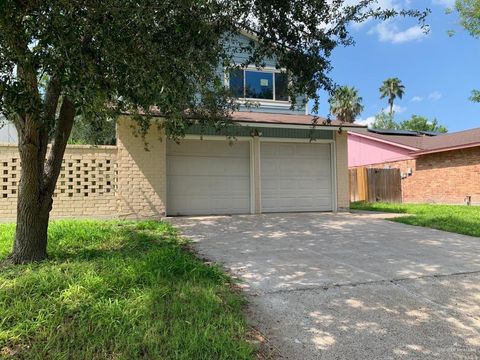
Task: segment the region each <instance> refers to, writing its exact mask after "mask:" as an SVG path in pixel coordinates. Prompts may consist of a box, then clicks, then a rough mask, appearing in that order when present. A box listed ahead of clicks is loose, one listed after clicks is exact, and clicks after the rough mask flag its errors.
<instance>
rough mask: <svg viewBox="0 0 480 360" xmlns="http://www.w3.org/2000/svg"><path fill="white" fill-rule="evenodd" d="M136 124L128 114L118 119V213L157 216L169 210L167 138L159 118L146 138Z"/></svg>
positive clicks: (148, 216) (161, 215)
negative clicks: (158, 122)
mask: <svg viewBox="0 0 480 360" xmlns="http://www.w3.org/2000/svg"><path fill="white" fill-rule="evenodd" d="M135 126H136V125H135V122H134V121H133V120H130V119H128V118H125V117H123V118H120V119H119V120H118V123H117V147H118V173H119V174H120V176H119V177H118V184H117V187H118V190H117V197H118V216H119V217H120V218H132V219H138V218H142V219H148V218H151V219H156V218H160V217H163V216H165V211H166V198H167V196H166V193H167V179H166V172H167V171H166V139H165V138H164V136H163V134H162V131H161V130H159V129H158V126H157V123H155V122H154V123H152V125H151V127H150V131H149V132H148V134H147V135H146V137H145V139H142V138H141V137H140V136H134V132H135ZM146 149H148V150H146Z"/></svg>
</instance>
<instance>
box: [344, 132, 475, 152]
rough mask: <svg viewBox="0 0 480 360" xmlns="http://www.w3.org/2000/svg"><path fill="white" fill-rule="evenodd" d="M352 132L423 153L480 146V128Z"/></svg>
mask: <svg viewBox="0 0 480 360" xmlns="http://www.w3.org/2000/svg"><path fill="white" fill-rule="evenodd" d="M350 132H353V133H359V134H362V135H364V136H368V137H370V138H374V139H379V140H383V141H388V142H391V143H396V144H399V145H403V146H408V147H412V148H416V149H417V150H416V152H418V153H422V154H424V153H428V152H435V151H441V150H442V149H445V150H448V149H451V148H461V147H469V146H476V144H478V146H480V128H475V129H470V130H464V131H458V132H454V133H447V134H441V135H437V136H425V135H418V136H414V135H383V134H377V133H372V132H369V131H365V130H363V131H362V130H350Z"/></svg>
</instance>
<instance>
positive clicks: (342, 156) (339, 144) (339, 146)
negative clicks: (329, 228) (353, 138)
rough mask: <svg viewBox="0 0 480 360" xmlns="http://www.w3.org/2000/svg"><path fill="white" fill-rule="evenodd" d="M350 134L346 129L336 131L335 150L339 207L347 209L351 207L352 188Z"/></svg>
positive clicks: (339, 208)
mask: <svg viewBox="0 0 480 360" xmlns="http://www.w3.org/2000/svg"><path fill="white" fill-rule="evenodd" d="M347 139H348V134H347V132H346V131H342V132H341V133H338V132H335V152H336V159H337V164H336V165H337V208H338V210H345V209H348V208H349V207H350V190H349V181H348V142H347Z"/></svg>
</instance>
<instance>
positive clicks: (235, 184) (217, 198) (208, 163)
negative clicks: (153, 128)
mask: <svg viewBox="0 0 480 360" xmlns="http://www.w3.org/2000/svg"><path fill="white" fill-rule="evenodd" d="M245 213H250V146H249V142H246V141H243V142H241V141H236V142H234V143H233V144H232V145H230V144H229V143H228V142H227V141H226V140H210V141H209V140H183V141H182V142H181V143H180V144H176V143H174V142H172V141H169V142H168V143H167V214H168V215H174V216H175V215H210V214H245Z"/></svg>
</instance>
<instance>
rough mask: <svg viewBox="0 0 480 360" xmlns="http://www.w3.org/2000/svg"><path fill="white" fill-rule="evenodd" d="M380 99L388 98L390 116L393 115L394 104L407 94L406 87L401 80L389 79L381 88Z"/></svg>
mask: <svg viewBox="0 0 480 360" xmlns="http://www.w3.org/2000/svg"><path fill="white" fill-rule="evenodd" d="M379 90H380V99H383V98H385V97H388V105H389V106H390V112H389V114H390V116H392V115H393V102H394V101H395V99H396V98H397V97H398V98H399V99H401V98H402V96H403V94H404V93H405V86H403V84H402V80H400V79H399V78H389V79H387V80H385V81H384V82H383V84H382V86H381V87H380V89H379Z"/></svg>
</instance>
